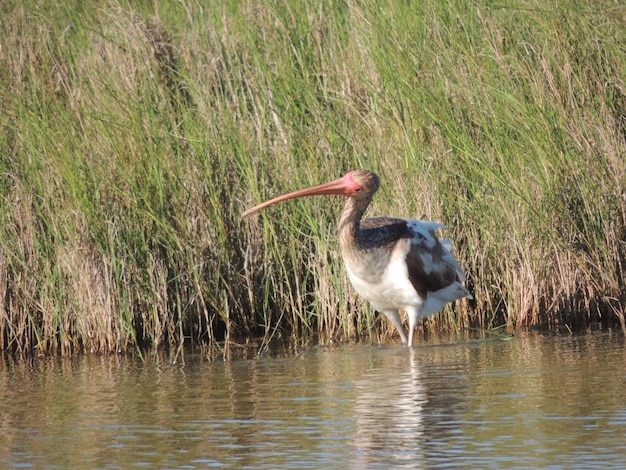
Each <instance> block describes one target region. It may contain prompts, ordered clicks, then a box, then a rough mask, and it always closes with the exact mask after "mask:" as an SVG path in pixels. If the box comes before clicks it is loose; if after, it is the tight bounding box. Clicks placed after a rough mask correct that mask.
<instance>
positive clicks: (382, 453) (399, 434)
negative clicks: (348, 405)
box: [354, 350, 427, 468]
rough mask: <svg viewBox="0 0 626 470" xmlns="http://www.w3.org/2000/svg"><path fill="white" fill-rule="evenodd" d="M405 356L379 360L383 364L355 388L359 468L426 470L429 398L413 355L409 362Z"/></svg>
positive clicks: (413, 352)
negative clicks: (427, 407)
mask: <svg viewBox="0 0 626 470" xmlns="http://www.w3.org/2000/svg"><path fill="white" fill-rule="evenodd" d="M402 352H403V354H399V353H398V354H388V355H384V357H380V358H379V359H381V361H380V364H376V365H375V366H374V367H372V368H371V370H369V371H368V372H367V373H365V374H364V376H363V377H364V378H363V380H359V381H357V382H356V383H355V385H356V389H357V399H356V405H355V412H356V425H357V429H356V433H355V447H356V448H357V452H356V457H355V458H356V459H357V461H356V462H354V467H355V468H372V467H376V466H381V467H382V466H385V467H387V466H388V465H389V463H390V462H394V464H395V465H396V466H405V465H406V466H410V467H411V468H421V466H422V465H421V464H420V462H423V461H424V455H423V454H424V450H423V442H424V439H423V435H424V431H425V430H424V408H425V407H426V406H427V395H426V391H425V389H424V386H423V383H422V380H421V377H422V372H421V369H420V367H421V366H420V364H419V362H418V359H417V358H416V353H415V351H411V352H410V353H409V356H408V358H407V355H406V350H404V351H402ZM382 359H384V363H383V361H382ZM387 359H389V361H388V360H387Z"/></svg>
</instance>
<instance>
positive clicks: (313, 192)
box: [243, 172, 357, 217]
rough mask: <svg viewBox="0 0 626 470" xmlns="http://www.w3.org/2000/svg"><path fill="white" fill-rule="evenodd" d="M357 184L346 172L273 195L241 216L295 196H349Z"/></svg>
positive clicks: (350, 174)
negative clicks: (296, 189) (313, 184)
mask: <svg viewBox="0 0 626 470" xmlns="http://www.w3.org/2000/svg"><path fill="white" fill-rule="evenodd" d="M355 186H357V184H356V183H355V182H354V180H353V179H352V172H350V173H346V174H345V175H344V176H342V177H341V178H339V179H336V180H334V181H331V182H329V183H324V184H320V185H318V186H312V187H310V188H306V189H301V190H299V191H294V192H292V193H288V194H283V195H282V196H278V197H275V198H274V199H270V200H269V201H265V202H262V203H261V204H259V205H258V206H254V207H251V208H250V209H248V210H247V211H245V212H244V213H243V217H246V216H248V215H250V214H252V213H253V212H256V211H258V210H261V209H265V208H266V207H268V206H271V205H273V204H276V203H277V202H282V201H286V200H287V199H294V198H297V197H305V196H318V195H322V194H339V195H341V196H346V197H349V196H351V195H352V191H353V189H354V188H355Z"/></svg>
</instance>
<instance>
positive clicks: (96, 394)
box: [0, 333, 626, 469]
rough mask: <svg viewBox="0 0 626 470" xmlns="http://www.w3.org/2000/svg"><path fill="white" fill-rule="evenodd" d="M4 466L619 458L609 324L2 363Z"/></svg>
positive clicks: (616, 341)
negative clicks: (215, 355) (216, 357)
mask: <svg viewBox="0 0 626 470" xmlns="http://www.w3.org/2000/svg"><path fill="white" fill-rule="evenodd" d="M0 384H1V387H0V433H1V438H0V467H2V468H64V469H65V468H107V469H108V468H213V467H216V468H255V469H256V468H268V469H269V468H271V469H279V468H289V469H297V468H315V469H317V468H356V469H358V468H364V469H365V468H381V469H383V468H385V469H386V468H404V467H405V468H463V467H464V468H507V469H509V468H529V467H549V468H567V469H572V468H580V469H583V468H584V469H589V468H602V469H605V468H624V466H625V465H626V464H625V462H626V349H625V341H624V337H623V335H621V334H615V333H613V334H610V333H601V334H589V335H583V336H542V335H534V334H529V335H521V336H518V337H516V338H514V339H512V340H509V341H498V340H492V341H472V340H454V339H451V340H449V341H443V342H441V341H439V342H437V343H435V342H421V343H420V344H418V345H417V347H415V348H414V350H407V349H405V348H402V347H400V346H388V347H381V346H372V345H365V344H360V345H355V346H338V347H335V348H330V347H320V346H318V347H312V348H309V349H306V350H304V351H302V352H300V353H298V354H284V353H276V352H275V353H270V354H267V355H265V356H263V357H259V358H255V359H251V360H244V359H240V360H230V361H213V362H209V361H207V360H206V359H204V358H202V357H200V356H194V355H190V354H187V355H185V357H184V361H183V363H179V364H173V365H172V364H168V363H167V362H166V361H158V360H154V359H152V360H148V361H146V362H143V363H142V362H140V361H138V360H136V359H128V358H125V357H105V358H100V357H96V356H83V357H80V358H75V359H72V360H61V359H55V360H52V359H41V360H38V359H35V360H31V361H28V362H26V361H9V360H6V361H0Z"/></svg>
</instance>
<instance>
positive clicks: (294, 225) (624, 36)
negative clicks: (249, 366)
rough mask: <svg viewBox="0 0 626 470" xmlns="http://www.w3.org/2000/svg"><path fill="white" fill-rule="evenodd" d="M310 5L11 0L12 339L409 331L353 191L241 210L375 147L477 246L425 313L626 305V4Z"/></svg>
mask: <svg viewBox="0 0 626 470" xmlns="http://www.w3.org/2000/svg"><path fill="white" fill-rule="evenodd" d="M309 3H310V2H297V1H289V0H284V1H274V2H254V1H243V2H234V1H233V2H224V3H223V4H220V5H219V6H218V5H217V4H216V5H212V4H210V5H209V4H206V5H200V4H197V3H194V2H184V1H183V2H159V4H158V9H157V10H155V9H154V8H155V4H153V3H152V2H145V3H142V2H133V3H132V4H130V3H127V2H124V1H120V2H117V1H112V2H108V3H106V4H103V5H98V4H95V3H89V2H87V3H85V2H47V4H46V3H45V2H44V3H43V4H42V3H41V2H28V1H27V2H5V3H3V5H2V6H1V7H0V9H1V13H2V21H1V22H0V28H1V30H0V34H1V36H0V37H2V43H1V44H0V63H2V69H1V70H2V71H0V101H1V103H2V108H3V113H2V114H1V115H0V123H1V126H2V133H1V134H0V139H2V141H1V142H0V152H1V155H0V198H1V199H0V200H1V203H0V204H1V205H0V244H1V251H0V347H1V348H2V349H8V350H12V351H17V352H29V351H39V352H41V353H63V354H70V353H72V352H74V351H82V350H86V351H98V352H110V351H119V350H128V349H132V350H137V351H141V350H142V349H143V348H145V347H163V346H166V347H169V348H170V350H171V351H177V350H178V349H179V348H180V347H181V346H182V345H183V344H185V343H190V342H191V343H203V344H216V343H218V342H222V341H224V340H228V341H230V342H233V341H235V342H240V343H242V342H245V341H246V339H248V340H249V339H251V338H256V337H262V338H264V339H263V341H262V344H266V343H267V342H268V341H269V340H270V339H272V338H278V337H284V336H289V335H293V336H296V337H307V336H311V335H314V334H320V333H321V334H324V335H325V337H326V338H331V339H354V338H357V339H359V338H360V339H366V340H373V341H378V340H382V341H384V340H387V339H389V338H391V337H392V335H393V332H392V331H390V330H389V328H388V325H387V324H386V322H384V321H381V320H380V319H379V317H378V316H376V315H375V313H374V312H372V311H371V310H370V309H369V308H368V307H367V306H366V305H365V304H364V303H363V302H362V301H361V300H360V299H359V298H358V297H357V296H356V295H355V293H354V291H353V290H352V289H351V288H350V286H349V284H348V283H347V279H346V277H345V275H344V272H343V270H342V267H341V260H340V256H339V254H338V247H337V244H336V241H335V238H336V237H335V233H336V232H335V224H336V221H337V219H338V216H339V213H340V210H341V206H342V205H343V201H341V200H339V199H338V198H337V199H334V198H316V199H309V200H306V201H296V202H290V203H288V204H283V205H281V206H275V207H273V208H272V209H270V210H266V211H264V212H263V213H261V214H260V215H258V216H255V217H252V218H250V219H247V220H243V219H242V218H241V213H242V212H243V211H244V210H245V208H247V207H249V206H250V205H253V204H255V203H258V202H260V201H261V200H263V199H266V198H268V197H271V196H275V195H277V194H279V193H281V192H285V191H290V190H293V189H296V188H300V187H304V186H308V185H311V184H316V183H319V182H323V181H326V180H328V179H331V178H335V177H337V176H339V175H341V174H342V173H343V172H344V171H346V170H348V169H351V168H358V167H365V168H369V169H372V170H374V171H376V172H378V173H379V174H380V175H381V177H382V179H383V182H384V183H383V187H382V189H381V191H380V192H379V194H377V197H376V199H375V201H374V203H373V204H372V207H371V209H370V211H369V213H370V214H372V215H374V214H392V215H397V216H404V217H419V218H426V219H431V220H437V221H441V222H443V223H445V224H447V225H448V226H449V229H448V230H447V231H446V233H444V234H442V235H443V236H445V237H446V238H450V239H451V240H453V241H454V243H455V245H456V251H455V253H456V255H457V256H458V258H459V259H460V260H461V263H462V264H463V266H464V267H465V268H466V269H467V274H468V279H469V281H468V283H469V286H470V288H471V290H472V292H473V294H474V297H475V301H473V302H471V303H468V302H460V303H457V304H456V305H454V306H452V307H449V308H447V309H446V310H445V311H444V312H443V313H442V314H440V315H437V316H435V317H433V318H432V319H429V320H427V321H425V322H424V323H423V324H422V328H423V329H424V331H441V330H456V331H459V330H463V329H467V328H470V327H477V328H483V329H493V328H497V327H502V326H504V327H505V328H507V329H509V330H513V329H516V328H522V327H527V326H533V325H541V326H545V327H550V328H557V327H567V328H572V329H573V328H580V327H584V326H586V325H590V324H597V323H601V324H605V325H612V324H620V322H621V325H622V328H624V326H623V325H624V308H623V306H624V301H625V300H626V289H625V286H624V270H625V268H626V242H625V239H626V229H625V227H626V192H625V180H624V155H625V146H626V144H625V138H626V92H625V91H624V90H625V84H624V77H626V54H625V52H626V51H625V50H624V44H626V28H625V27H624V24H626V7H624V6H623V5H622V4H620V3H619V2H604V3H605V4H604V5H603V6H602V7H598V5H596V4H591V3H590V4H588V3H587V2H583V1H578V0H567V1H564V2H557V3H554V2H516V3H515V5H513V4H510V5H509V4H507V3H503V4H498V5H493V4H491V3H490V2H456V1H450V2H439V1H435V0H432V1H431V0H428V1H423V2H395V1H383V2H374V1H363V2H357V1H353V0H348V1H342V2H335V1H331V0H324V1H321V2H315V4H314V5H313V4H309Z"/></svg>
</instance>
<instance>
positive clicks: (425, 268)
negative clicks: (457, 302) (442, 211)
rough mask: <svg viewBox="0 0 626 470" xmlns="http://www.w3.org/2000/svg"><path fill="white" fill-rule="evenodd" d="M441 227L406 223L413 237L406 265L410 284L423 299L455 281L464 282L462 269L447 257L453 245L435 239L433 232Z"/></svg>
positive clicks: (451, 257)
mask: <svg viewBox="0 0 626 470" xmlns="http://www.w3.org/2000/svg"><path fill="white" fill-rule="evenodd" d="M443 227H444V226H443V225H441V224H438V223H435V222H425V221H419V220H407V228H408V229H409V230H410V231H411V233H412V237H411V241H410V242H411V246H410V248H409V250H408V252H407V255H406V264H407V268H408V271H409V278H410V280H411V283H412V284H413V287H414V288H415V290H416V291H417V292H418V294H419V295H420V296H422V297H423V298H426V295H427V293H428V292H436V291H438V290H441V289H444V288H446V287H448V286H449V285H451V284H453V283H454V282H455V281H456V282H463V281H464V280H465V276H464V275H463V270H462V269H461V266H459V263H458V262H457V261H456V259H454V257H453V256H452V254H451V253H450V248H451V247H452V243H451V242H450V241H449V240H443V241H440V240H439V239H438V238H437V236H436V235H435V230H437V229H439V228H443Z"/></svg>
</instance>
